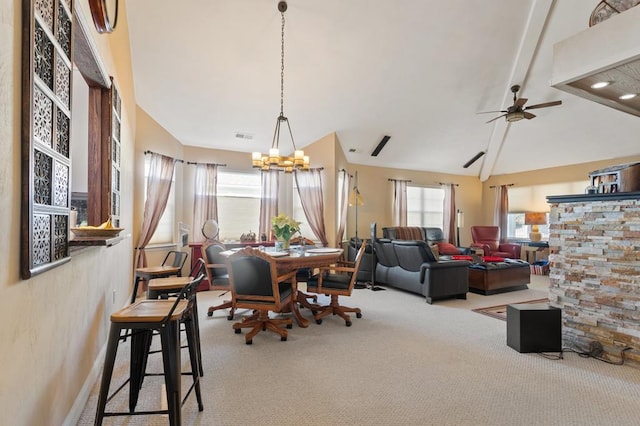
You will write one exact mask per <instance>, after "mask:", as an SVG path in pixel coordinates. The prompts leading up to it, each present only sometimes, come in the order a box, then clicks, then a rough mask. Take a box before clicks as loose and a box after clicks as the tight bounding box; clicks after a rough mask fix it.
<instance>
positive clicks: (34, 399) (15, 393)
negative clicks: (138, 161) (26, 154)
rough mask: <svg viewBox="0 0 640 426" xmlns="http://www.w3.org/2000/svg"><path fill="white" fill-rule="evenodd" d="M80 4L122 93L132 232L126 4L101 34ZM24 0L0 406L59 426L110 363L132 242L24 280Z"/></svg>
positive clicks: (15, 75) (5, 170)
mask: <svg viewBox="0 0 640 426" xmlns="http://www.w3.org/2000/svg"><path fill="white" fill-rule="evenodd" d="M75 3H77V7H79V8H80V10H81V13H82V15H83V16H84V17H85V19H84V20H85V22H88V23H89V24H91V25H87V28H89V29H90V30H91V31H92V35H93V38H94V39H95V40H96V46H97V48H98V51H99V52H100V56H101V59H102V60H103V62H104V64H105V67H106V69H107V71H108V73H109V74H110V75H113V76H115V78H116V80H117V81H118V84H119V87H120V90H121V95H122V99H123V122H122V176H121V178H122V187H123V191H122V200H121V201H122V224H123V226H124V228H126V230H125V235H126V234H129V233H130V232H131V224H132V221H133V218H132V214H131V212H132V201H133V193H132V191H130V190H128V189H129V188H132V186H133V185H132V178H133V167H134V164H133V143H134V138H133V135H134V133H135V108H134V105H135V102H134V99H133V92H132V89H131V88H132V78H131V74H130V68H131V67H130V60H129V55H128V52H129V50H128V47H126V45H128V40H127V31H126V28H127V17H126V10H125V9H124V8H121V10H120V18H119V19H120V21H119V23H118V30H119V31H118V33H117V34H114V35H112V36H98V35H97V33H95V31H93V30H92V28H93V24H92V23H91V18H90V14H89V13H88V12H87V10H86V9H87V5H86V2H75ZM21 4H22V2H19V1H3V2H0V39H1V40H2V43H0V57H1V58H2V66H0V151H1V152H2V153H3V155H2V156H0V170H1V172H0V193H1V194H2V199H3V202H2V203H0V217H2V221H0V235H2V238H1V239H0V253H2V254H3V255H2V257H1V260H0V322H1V323H2V327H1V328H0V342H2V350H1V351H0V365H2V373H0V412H2V413H3V414H2V416H3V419H4V420H2V423H3V424H12V425H36V424H37V425H54V424H55V425H59V424H63V423H64V422H65V419H71V420H74V419H75V416H77V415H79V411H78V410H82V408H83V405H84V402H85V401H84V398H83V397H82V395H85V397H86V395H88V392H89V390H90V387H91V386H92V385H93V383H94V381H95V378H96V374H97V372H98V371H99V368H100V367H101V361H100V360H99V358H100V352H101V350H102V349H103V345H104V342H105V339H106V334H107V330H108V324H109V314H110V313H111V312H112V311H113V310H115V309H117V308H119V307H120V306H122V305H123V304H125V303H126V300H127V299H128V297H129V292H130V288H131V266H132V262H131V253H132V243H131V238H130V237H129V238H126V239H125V240H124V241H123V242H121V243H120V244H117V245H116V246H114V247H110V248H88V249H85V250H83V251H82V252H80V253H79V254H74V255H73V256H72V259H71V261H70V262H67V263H66V264H64V265H62V266H60V267H57V268H54V269H52V270H49V271H47V272H45V273H42V274H40V275H36V276H34V277H32V278H31V279H29V280H21V279H20V276H19V256H18V253H19V249H20V236H19V230H20V215H21V212H20V169H21V168H20V146H21V141H20V101H21V94H20V87H21V81H20V76H21V62H20V60H21V28H22V7H21ZM86 17H89V19H88V20H87V19H86ZM116 51H117V52H118V54H117V55H115V54H113V52H116ZM71 143H74V141H73V140H72V141H71ZM79 395H80V397H79ZM76 401H78V404H77V405H75V406H74V402H76ZM74 412H75V413H76V414H75V415H74V414H73V413H74Z"/></svg>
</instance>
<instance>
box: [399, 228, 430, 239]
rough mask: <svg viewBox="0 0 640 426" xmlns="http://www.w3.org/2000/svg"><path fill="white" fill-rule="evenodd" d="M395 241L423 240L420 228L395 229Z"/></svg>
mask: <svg viewBox="0 0 640 426" xmlns="http://www.w3.org/2000/svg"><path fill="white" fill-rule="evenodd" d="M396 239H398V240H423V239H424V234H423V233H422V228H420V227H418V226H399V227H397V228H396Z"/></svg>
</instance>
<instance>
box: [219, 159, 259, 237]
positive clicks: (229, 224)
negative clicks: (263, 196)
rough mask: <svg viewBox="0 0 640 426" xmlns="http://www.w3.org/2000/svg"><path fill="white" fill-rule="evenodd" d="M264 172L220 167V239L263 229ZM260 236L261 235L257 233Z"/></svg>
mask: <svg viewBox="0 0 640 426" xmlns="http://www.w3.org/2000/svg"><path fill="white" fill-rule="evenodd" d="M259 222H260V174H259V173H242V172H230V171H221V170H219V171H218V224H219V227H220V236H219V238H220V240H222V241H224V240H238V239H240V236H241V235H242V234H246V233H248V232H249V231H251V232H255V233H256V234H257V233H258V230H259V229H260V223H259ZM257 238H260V235H257Z"/></svg>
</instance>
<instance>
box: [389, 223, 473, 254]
mask: <svg viewBox="0 0 640 426" xmlns="http://www.w3.org/2000/svg"><path fill="white" fill-rule="evenodd" d="M382 236H383V238H388V239H390V240H424V241H426V242H427V243H429V245H430V246H432V245H434V244H436V245H438V247H439V250H440V253H441V254H444V255H454V254H471V249H470V248H469V247H455V246H453V245H452V244H449V243H448V242H447V240H445V239H444V232H442V229H440V228H435V227H429V226H424V227H419V226H389V227H385V228H382ZM445 247H447V249H445Z"/></svg>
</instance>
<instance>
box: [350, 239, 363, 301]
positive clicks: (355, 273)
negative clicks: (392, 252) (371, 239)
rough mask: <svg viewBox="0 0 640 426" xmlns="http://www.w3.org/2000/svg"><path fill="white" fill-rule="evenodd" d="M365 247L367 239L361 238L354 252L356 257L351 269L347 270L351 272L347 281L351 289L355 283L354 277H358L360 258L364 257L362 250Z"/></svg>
mask: <svg viewBox="0 0 640 426" xmlns="http://www.w3.org/2000/svg"><path fill="white" fill-rule="evenodd" d="M366 249H367V241H366V240H362V245H361V246H360V249H359V250H358V253H357V254H356V258H355V259H354V260H353V269H352V271H349V273H350V274H351V281H350V282H349V288H350V289H353V287H354V286H355V283H356V279H357V277H358V270H359V269H360V263H362V258H363V257H364V252H365V250H366Z"/></svg>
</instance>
